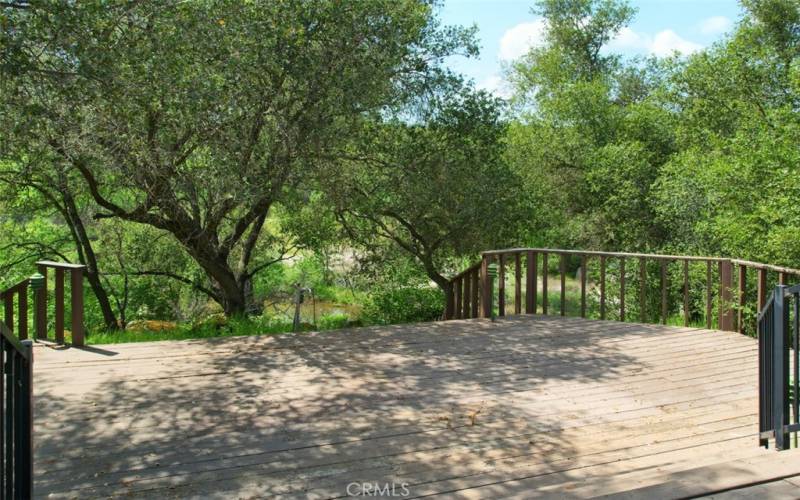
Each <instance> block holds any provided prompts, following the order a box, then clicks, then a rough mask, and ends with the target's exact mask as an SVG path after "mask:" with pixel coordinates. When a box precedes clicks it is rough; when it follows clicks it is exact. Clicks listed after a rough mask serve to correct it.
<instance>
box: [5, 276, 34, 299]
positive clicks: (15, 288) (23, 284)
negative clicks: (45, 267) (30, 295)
mask: <svg viewBox="0 0 800 500" xmlns="http://www.w3.org/2000/svg"><path fill="white" fill-rule="evenodd" d="M27 286H28V278H25V279H23V280H20V281H18V282H17V283H16V284H14V285H11V286H10V287H8V288H6V289H5V290H2V291H0V299H2V298H3V297H5V296H6V295H8V294H12V295H13V294H15V293H17V292H18V291H20V290H24V289H25V287H27Z"/></svg>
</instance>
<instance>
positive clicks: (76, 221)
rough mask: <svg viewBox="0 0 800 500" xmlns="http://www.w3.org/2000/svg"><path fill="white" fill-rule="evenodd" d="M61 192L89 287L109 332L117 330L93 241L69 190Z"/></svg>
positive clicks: (117, 326) (68, 222) (67, 218)
mask: <svg viewBox="0 0 800 500" xmlns="http://www.w3.org/2000/svg"><path fill="white" fill-rule="evenodd" d="M60 191H61V199H62V201H63V202H64V215H65V219H66V222H67V224H68V225H69V227H70V232H71V233H72V238H73V240H74V241H75V247H76V249H77V251H78V260H79V261H80V262H81V264H83V265H85V266H86V279H87V280H89V285H90V286H91V287H92V292H94V296H95V297H96V298H97V303H98V305H99V306H100V311H101V312H102V313H103V322H104V323H105V325H106V328H107V329H108V330H117V329H119V327H120V325H119V323H118V322H117V317H116V315H115V314H114V309H113V308H112V307H111V301H110V300H109V299H108V293H106V289H105V287H103V283H102V282H101V281H100V274H99V273H100V271H99V269H98V267H97V256H96V255H95V253H94V248H93V247H92V241H91V240H90V239H89V236H88V235H87V233H86V227H84V225H83V221H82V220H81V217H80V214H79V213H78V208H77V207H76V206H75V200H74V198H73V197H72V194H71V193H70V192H69V189H68V188H67V187H63V189H61V190H60Z"/></svg>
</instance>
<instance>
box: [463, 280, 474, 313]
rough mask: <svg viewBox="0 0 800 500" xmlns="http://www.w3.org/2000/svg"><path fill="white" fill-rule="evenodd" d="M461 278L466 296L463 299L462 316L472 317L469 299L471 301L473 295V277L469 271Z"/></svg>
mask: <svg viewBox="0 0 800 500" xmlns="http://www.w3.org/2000/svg"><path fill="white" fill-rule="evenodd" d="M461 279H462V280H463V282H464V296H463V297H462V300H463V301H464V303H463V304H462V306H461V310H462V312H463V313H462V316H461V317H462V318H469V317H470V311H471V309H470V303H469V301H470V298H471V297H472V290H471V287H472V277H471V276H470V274H469V273H467V274H465V275H463V276H462V278H461Z"/></svg>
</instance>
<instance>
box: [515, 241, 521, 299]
mask: <svg viewBox="0 0 800 500" xmlns="http://www.w3.org/2000/svg"><path fill="white" fill-rule="evenodd" d="M520 260H521V259H520V254H519V252H517V253H515V254H514V314H520V313H521V312H522V266H521V265H520Z"/></svg>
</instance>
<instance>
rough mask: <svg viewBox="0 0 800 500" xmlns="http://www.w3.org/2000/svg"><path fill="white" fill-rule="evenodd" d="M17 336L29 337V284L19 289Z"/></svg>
mask: <svg viewBox="0 0 800 500" xmlns="http://www.w3.org/2000/svg"><path fill="white" fill-rule="evenodd" d="M17 323H18V326H17V332H18V333H17V338H18V339H20V340H25V339H27V338H28V286H27V284H25V285H23V286H22V287H20V288H19V289H17Z"/></svg>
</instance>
